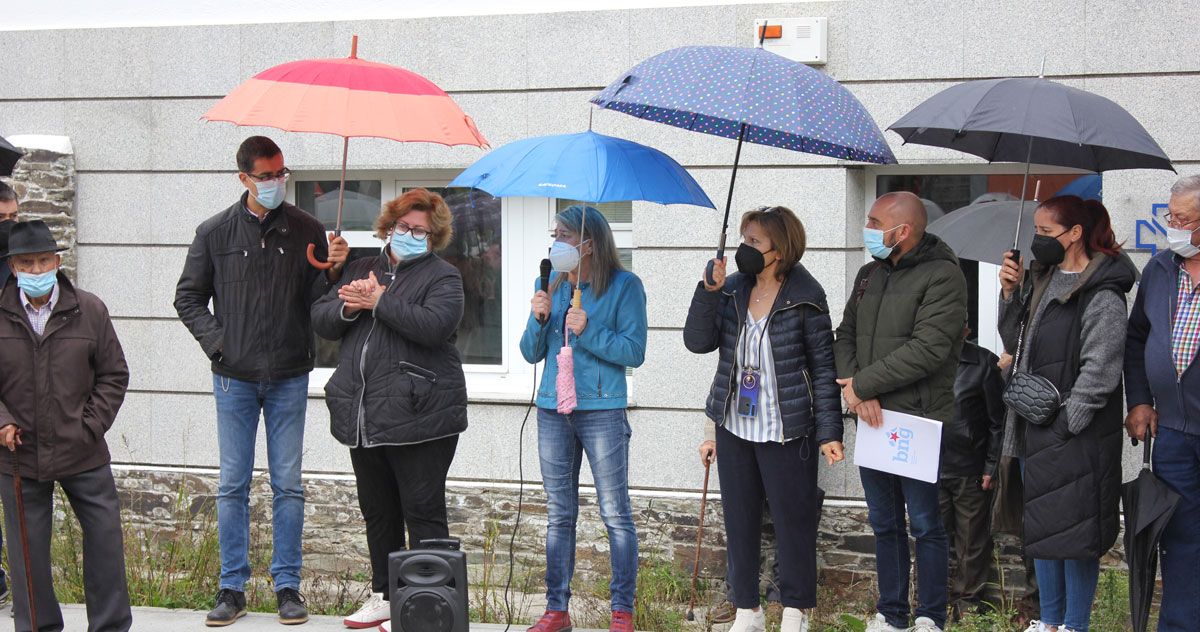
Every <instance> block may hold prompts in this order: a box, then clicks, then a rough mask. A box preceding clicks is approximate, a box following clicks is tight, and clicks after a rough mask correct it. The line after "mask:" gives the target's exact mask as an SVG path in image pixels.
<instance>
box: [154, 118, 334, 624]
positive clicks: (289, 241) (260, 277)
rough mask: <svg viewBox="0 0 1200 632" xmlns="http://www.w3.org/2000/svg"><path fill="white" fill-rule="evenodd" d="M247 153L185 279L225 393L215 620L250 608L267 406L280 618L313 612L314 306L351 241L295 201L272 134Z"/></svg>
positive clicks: (193, 318)
mask: <svg viewBox="0 0 1200 632" xmlns="http://www.w3.org/2000/svg"><path fill="white" fill-rule="evenodd" d="M237 164H238V172H239V173H238V179H239V180H240V181H241V183H242V185H243V186H244V187H246V193H243V194H242V197H241V199H240V200H238V201H237V202H235V203H234V204H233V206H230V207H229V208H228V209H225V210H224V211H222V212H220V213H218V214H216V215H214V216H213V217H211V218H209V219H207V220H205V222H204V223H202V224H200V226H199V228H197V229H196V238H195V239H194V240H193V241H192V246H191V248H190V249H189V250H188V256H187V262H186V263H185V264H184V268H183V274H182V275H181V276H180V277H179V284H178V286H177V287H176V290H175V309H176V311H178V312H179V318H180V319H181V320H182V321H183V323H184V324H185V325H187V328H188V329H189V330H190V331H191V332H192V335H193V336H195V338H196V340H197V341H198V342H199V343H200V347H201V349H203V350H204V354H205V355H206V356H208V357H209V359H211V360H212V372H213V393H214V395H215V397H216V400H217V445H218V450H219V451H220V467H221V479H220V483H219V485H218V488H217V528H218V537H219V541H220V546H221V580H220V592H218V593H217V600H216V606H215V607H214V608H213V610H212V611H211V612H209V613H208V617H207V620H206V623H207V624H208V625H209V626H223V625H229V624H231V623H233V622H234V621H236V620H237V619H238V618H239V617H242V616H244V615H245V614H246V597H245V593H244V589H245V584H246V582H247V581H248V580H249V579H250V558H249V551H248V544H249V540H250V476H251V474H252V473H253V468H254V443H255V436H256V435H257V434H258V419H259V416H260V414H261V415H262V416H263V418H264V419H265V425H266V435H267V466H268V469H269V471H270V475H271V489H272V490H273V492H274V499H273V503H272V527H273V537H274V541H273V552H272V553H273V555H272V559H271V578H272V581H273V584H274V589H275V594H276V598H277V600H278V605H279V620H280V622H281V623H284V624H297V623H304V622H305V621H307V620H308V612H307V610H306V609H305V607H304V602H303V600H302V599H301V597H300V593H299V589H300V564H301V552H300V534H301V531H302V530H303V527H304V490H303V487H302V485H301V481H300V466H301V463H300V458H301V454H302V452H303V448H304V414H305V409H306V407H307V403H308V374H309V372H310V371H312V368H313V358H314V338H313V332H312V326H311V324H310V322H309V311H310V308H311V307H312V304H313V302H314V301H316V299H317V298H319V297H320V296H321V295H322V294H324V293H325V290H327V289H328V288H329V286H330V283H332V282H335V281H337V280H338V278H340V276H341V270H342V266H343V265H345V262H346V256H347V255H348V254H349V250H350V249H349V247H348V245H347V244H346V241H345V239H343V238H342V237H334V236H333V235H330V242H329V246H328V248H327V247H326V241H325V234H324V231H323V228H322V226H321V224H320V222H318V221H317V220H316V218H314V217H313V216H312V215H309V214H308V213H305V212H304V211H301V210H300V209H298V208H296V207H295V206H293V205H291V204H288V203H286V202H284V201H283V198H284V195H285V194H286V192H287V178H288V175H289V173H290V172H289V171H288V169H287V168H286V167H284V164H283V153H282V152H281V151H280V150H279V146H278V145H276V144H275V143H274V142H273V141H271V139H269V138H266V137H264V136H252V137H250V138H247V139H246V140H245V141H244V142H243V143H242V145H241V147H239V148H238V152H237ZM309 244H315V245H316V255H317V257H318V258H325V257H326V256H327V258H328V261H329V262H331V263H332V264H333V267H331V268H330V269H329V270H327V271H325V272H324V273H322V272H321V271H320V270H318V269H316V268H314V267H312V266H311V265H309V263H308V260H307V255H306V250H307V248H308V245H309ZM327 251H328V252H327ZM210 300H211V301H212V305H213V311H209V307H208V304H209V301H210ZM214 312H215V313H214Z"/></svg>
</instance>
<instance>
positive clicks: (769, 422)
mask: <svg viewBox="0 0 1200 632" xmlns="http://www.w3.org/2000/svg"><path fill="white" fill-rule="evenodd" d="M769 318H770V313H769V312H768V313H767V314H766V315H765V316H763V317H762V319H760V320H754V317H753V316H751V315H750V314H748V313H747V314H746V326H745V327H743V328H742V335H741V336H740V337H739V338H738V346H737V358H738V365H737V366H736V367H734V377H735V379H736V382H735V384H734V389H733V397H731V398H730V400H729V413H728V415H726V421H725V429H726V430H728V431H729V432H731V433H732V434H733V435H734V436H735V437H738V438H740V439H744V440H746V441H751V442H754V443H766V442H768V441H780V442H782V441H783V418H782V416H781V415H780V413H779V405H778V402H777V399H778V392H777V390H776V384H775V355H774V354H773V353H772V352H771V337H770V336H769V335H767V331H766V327H767V320H768V319H769ZM745 368H750V369H754V370H756V371H757V372H758V379H759V384H760V386H759V390H758V410H757V411H756V414H755V415H754V416H752V417H749V416H745V415H739V414H738V393H739V391H740V388H739V387H740V384H741V377H742V370H743V369H745Z"/></svg>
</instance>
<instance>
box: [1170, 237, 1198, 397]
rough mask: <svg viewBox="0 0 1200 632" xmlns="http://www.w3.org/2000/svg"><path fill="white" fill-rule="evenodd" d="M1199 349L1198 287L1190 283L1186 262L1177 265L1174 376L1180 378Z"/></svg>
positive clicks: (1190, 276)
mask: <svg viewBox="0 0 1200 632" xmlns="http://www.w3.org/2000/svg"><path fill="white" fill-rule="evenodd" d="M1198 348H1200V285H1195V284H1193V283H1192V275H1190V274H1188V271H1187V262H1186V260H1185V261H1183V262H1181V263H1180V264H1179V294H1178V297H1177V300H1176V307H1175V319H1174V322H1173V323H1172V325H1171V356H1172V358H1173V359H1174V360H1175V375H1176V377H1182V376H1183V372H1184V371H1186V370H1187V368H1188V365H1190V364H1191V363H1192V360H1193V359H1194V358H1195V357H1196V349H1198Z"/></svg>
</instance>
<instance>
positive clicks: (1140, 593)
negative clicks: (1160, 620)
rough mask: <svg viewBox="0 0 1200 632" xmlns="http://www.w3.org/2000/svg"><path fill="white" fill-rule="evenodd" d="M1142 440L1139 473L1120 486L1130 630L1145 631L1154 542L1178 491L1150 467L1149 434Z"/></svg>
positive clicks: (1155, 554) (1153, 571)
mask: <svg viewBox="0 0 1200 632" xmlns="http://www.w3.org/2000/svg"><path fill="white" fill-rule="evenodd" d="M1145 441H1146V447H1145V452H1144V454H1143V456H1142V471H1141V473H1140V474H1138V476H1137V478H1135V479H1133V480H1132V481H1129V482H1128V483H1125V484H1123V485H1121V505H1122V506H1123V507H1124V508H1125V562H1126V563H1127V564H1128V565H1129V613H1130V618H1131V622H1132V624H1133V630H1134V632H1145V631H1146V627H1147V625H1148V624H1149V621H1150V602H1151V601H1153V600H1154V579H1155V576H1156V575H1157V574H1158V543H1159V540H1160V539H1161V538H1162V533H1163V530H1165V529H1166V528H1167V522H1169V521H1170V520H1171V515H1172V514H1174V513H1175V507H1176V506H1177V505H1178V504H1179V494H1176V493H1175V492H1173V491H1171V488H1169V487H1167V485H1166V483H1163V482H1162V481H1161V480H1159V478H1158V477H1157V476H1155V475H1154V472H1152V471H1151V470H1150V433H1146V439H1145Z"/></svg>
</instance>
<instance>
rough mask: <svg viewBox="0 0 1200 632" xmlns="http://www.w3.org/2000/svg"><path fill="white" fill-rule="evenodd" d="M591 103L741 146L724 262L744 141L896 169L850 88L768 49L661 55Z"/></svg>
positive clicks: (697, 49)
mask: <svg viewBox="0 0 1200 632" xmlns="http://www.w3.org/2000/svg"><path fill="white" fill-rule="evenodd" d="M592 103H595V104H596V105H599V106H600V107H603V108H608V109H610V110H617V111H618V112H624V113H626V114H630V115H632V116H636V117H638V118H643V119H646V120H650V121H657V122H659V123H666V124H668V125H674V126H675V127H682V128H684V129H689V130H692V131H696V132H703V133H705V134H712V135H714V136H724V137H725V138H736V139H737V140H738V145H737V150H736V153H735V154H734V162H733V174H732V176H731V177H730V181H729V197H728V199H727V200H726V202H725V224H724V226H723V227H722V229H721V244H720V246H719V247H718V249H717V257H718V258H720V257H722V256H724V250H725V231H726V230H727V229H728V225H729V205H730V203H731V202H732V200H733V186H734V183H735V182H736V179H737V167H738V162H739V160H740V159H741V150H742V142H743V141H745V142H750V143H756V144H759V145H771V146H774V147H782V148H784V149H790V150H792V151H800V152H804V153H809V154H817V155H820V156H829V157H831V158H837V159H840V160H853V161H858V162H872V163H879V164H890V163H894V162H896V157H895V156H893V155H892V150H891V149H890V148H889V147H888V144H887V140H885V139H884V136H883V133H882V132H881V131H880V130H879V126H878V125H876V124H875V121H874V120H873V119H872V118H871V116H870V115H869V114H867V110H866V108H864V107H863V105H862V103H859V101H858V99H857V98H855V97H854V95H853V94H850V92H849V91H848V90H846V88H845V87H843V86H842V85H841V84H839V83H838V82H837V81H835V80H833V79H832V78H830V77H829V76H828V75H826V74H824V73H822V72H819V71H817V70H814V69H812V68H810V67H808V66H806V65H804V64H802V63H799V62H795V61H791V60H789V59H786V58H784V57H781V56H779V55H776V54H775V53H772V52H770V51H766V50H763V49H762V48H739V47H733V46H684V47H681V48H675V49H672V50H669V51H666V52H664V53H659V54H658V55H655V56H654V57H651V58H649V59H647V60H645V61H643V62H641V63H640V64H638V65H637V66H634V67H633V69H631V70H630V71H629V72H626V73H625V74H624V75H622V76H621V78H620V79H618V80H616V81H615V82H613V83H612V84H611V85H609V86H608V87H607V88H605V89H604V90H601V91H600V93H599V94H597V95H596V96H595V97H593V98H592Z"/></svg>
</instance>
